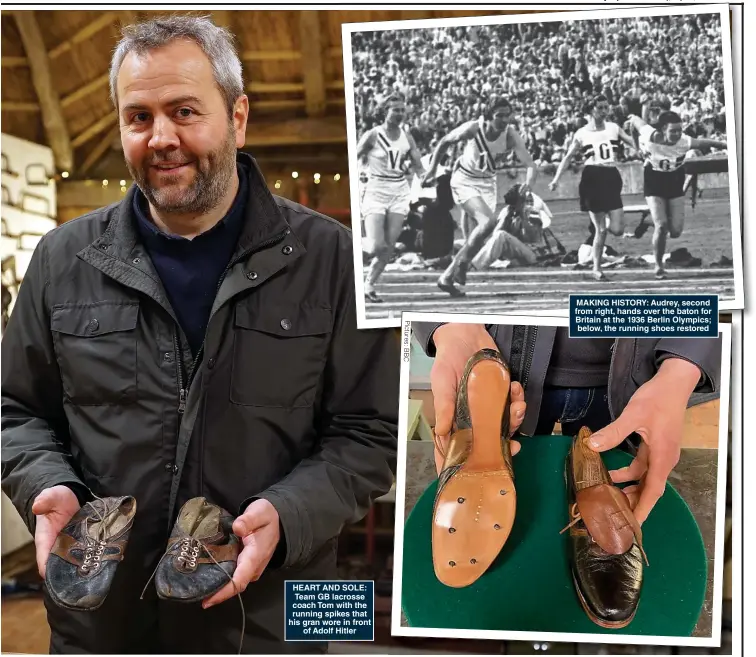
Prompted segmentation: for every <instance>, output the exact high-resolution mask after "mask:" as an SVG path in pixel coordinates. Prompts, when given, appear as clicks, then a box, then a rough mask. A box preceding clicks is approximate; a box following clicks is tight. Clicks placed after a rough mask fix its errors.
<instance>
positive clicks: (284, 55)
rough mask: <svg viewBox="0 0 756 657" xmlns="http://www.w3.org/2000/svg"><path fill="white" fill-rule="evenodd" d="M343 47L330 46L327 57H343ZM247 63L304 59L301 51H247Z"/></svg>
mask: <svg viewBox="0 0 756 657" xmlns="http://www.w3.org/2000/svg"><path fill="white" fill-rule="evenodd" d="M342 54H343V51H342V49H341V46H330V47H328V48H326V49H325V55H326V57H341V56H342ZM241 59H242V61H245V62H272V61H280V62H285V61H298V60H300V59H302V53H301V52H300V51H299V50H245V51H244V52H242V54H241Z"/></svg>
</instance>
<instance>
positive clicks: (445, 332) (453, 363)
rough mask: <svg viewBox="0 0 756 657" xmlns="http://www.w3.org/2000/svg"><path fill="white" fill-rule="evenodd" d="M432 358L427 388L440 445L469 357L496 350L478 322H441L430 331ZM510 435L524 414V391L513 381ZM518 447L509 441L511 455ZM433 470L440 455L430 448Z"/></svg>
mask: <svg viewBox="0 0 756 657" xmlns="http://www.w3.org/2000/svg"><path fill="white" fill-rule="evenodd" d="M433 343H434V344H435V345H436V358H435V360H434V362H433V367H432V368H431V390H432V392H433V405H434V406H435V409H436V426H435V433H436V436H437V437H438V438H439V442H440V443H441V444H442V446H443V447H444V449H446V445H447V444H448V442H449V439H450V437H451V430H452V423H453V421H454V410H455V407H456V404H457V386H458V385H459V381H460V379H461V378H462V373H463V372H464V370H465V365H467V361H468V360H470V357H471V356H472V355H473V354H475V353H476V352H477V351H480V350H481V349H495V350H496V351H498V350H499V349H498V347H497V346H496V343H495V342H494V341H493V338H492V337H491V336H490V335H489V334H488V331H486V327H485V326H483V325H482V324H444V325H443V326H439V327H438V328H437V329H436V330H435V331H434V332H433ZM509 396H510V418H511V419H510V435H512V434H513V433H514V432H515V431H516V430H517V429H518V427H519V426H520V425H521V424H522V420H523V418H524V417H525V391H524V390H523V388H522V386H521V385H520V384H519V383H517V382H512V384H511V386H510V395H509ZM519 451H520V443H518V442H517V441H515V440H513V441H512V455H514V454H517V452H519ZM434 455H435V459H436V471H437V472H441V468H442V466H443V462H444V457H443V456H442V455H441V454H440V453H439V451H438V449H436V450H434Z"/></svg>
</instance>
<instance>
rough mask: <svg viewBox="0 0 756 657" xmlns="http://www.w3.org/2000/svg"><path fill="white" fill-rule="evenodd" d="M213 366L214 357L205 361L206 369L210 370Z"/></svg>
mask: <svg viewBox="0 0 756 657" xmlns="http://www.w3.org/2000/svg"><path fill="white" fill-rule="evenodd" d="M214 367H215V358H211V359H210V360H208V361H207V369H209V370H211V369H213V368H214Z"/></svg>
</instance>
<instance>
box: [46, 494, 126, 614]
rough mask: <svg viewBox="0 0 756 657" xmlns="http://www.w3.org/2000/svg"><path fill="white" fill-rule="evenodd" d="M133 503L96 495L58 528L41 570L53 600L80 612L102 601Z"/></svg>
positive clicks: (122, 548)
mask: <svg viewBox="0 0 756 657" xmlns="http://www.w3.org/2000/svg"><path fill="white" fill-rule="evenodd" d="M136 507H137V505H136V500H135V499H134V498H133V497H130V496H125V497H105V498H97V499H95V500H93V501H91V502H87V503H86V504H85V505H84V506H82V507H81V508H80V509H79V510H78V511H77V512H76V513H75V514H74V516H73V518H71V520H70V521H69V522H68V524H67V525H66V526H65V527H64V528H63V529H62V530H61V532H60V533H59V534H58V537H57V538H56V539H55V543H54V544H53V548H52V551H51V552H50V556H49V557H48V559H47V569H46V572H45V584H46V585H47V589H48V591H49V592H50V597H51V598H52V599H53V601H54V602H55V603H56V604H57V605H59V606H61V607H64V608H66V609H74V610H82V611H93V610H95V609H98V608H99V607H101V606H102V604H103V603H104V602H105V598H106V596H107V595H108V592H109V591H110V585H111V583H112V582H113V576H114V575H115V572H116V568H117V567H118V564H119V563H120V562H121V560H122V559H123V555H124V552H125V551H126V544H127V543H128V540H129V534H130V533H131V527H132V526H133V524H134V515H135V514H136Z"/></svg>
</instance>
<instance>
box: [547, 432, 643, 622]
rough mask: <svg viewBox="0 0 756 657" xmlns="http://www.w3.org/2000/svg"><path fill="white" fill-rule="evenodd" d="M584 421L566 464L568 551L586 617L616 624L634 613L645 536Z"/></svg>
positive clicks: (630, 619) (638, 593) (637, 598)
mask: <svg viewBox="0 0 756 657" xmlns="http://www.w3.org/2000/svg"><path fill="white" fill-rule="evenodd" d="M590 436H591V431H590V430H589V429H587V428H585V427H583V428H582V429H581V430H580V432H579V433H578V435H577V437H576V438H575V439H574V440H573V443H572V447H571V449H570V453H569V454H568V456H567V460H566V464H565V480H566V481H565V483H566V485H567V497H568V502H569V514H570V524H568V525H567V526H566V527H565V528H564V529H563V530H562V532H564V531H566V530H568V529H569V532H570V533H569V536H570V540H569V557H570V567H571V569H572V578H573V583H574V585H575V590H576V592H577V594H578V598H579V599H580V604H581V605H582V606H583V609H584V610H585V612H586V614H587V615H588V617H589V618H590V619H591V620H592V621H593V622H594V623H596V625H599V626H601V627H605V628H608V629H620V628H623V627H626V626H627V625H629V624H630V622H631V621H632V620H633V618H634V617H635V612H636V610H637V608H638V602H639V600H640V593H641V587H642V584H643V560H644V559H645V557H646V554H645V552H644V551H643V536H642V532H641V528H640V525H639V524H638V521H637V520H636V518H635V516H634V515H633V512H632V510H631V508H630V503H629V502H628V499H627V497H626V496H625V494H624V493H623V492H622V491H621V490H620V489H619V488H617V487H616V486H615V485H614V484H613V483H612V480H611V477H610V476H609V471H608V470H607V469H606V466H605V465H604V461H603V459H602V458H601V455H600V454H599V453H597V452H594V451H593V450H592V449H591V448H590V447H589V446H588V442H587V441H588V439H589V438H590Z"/></svg>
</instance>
